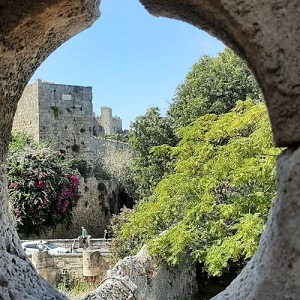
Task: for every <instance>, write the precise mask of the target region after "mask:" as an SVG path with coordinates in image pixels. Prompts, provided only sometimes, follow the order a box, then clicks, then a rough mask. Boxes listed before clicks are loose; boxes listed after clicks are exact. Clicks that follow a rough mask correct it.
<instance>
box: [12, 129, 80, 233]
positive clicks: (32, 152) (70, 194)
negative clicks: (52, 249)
mask: <svg viewBox="0 0 300 300" xmlns="http://www.w3.org/2000/svg"><path fill="white" fill-rule="evenodd" d="M59 154H60V152H57V151H54V150H53V149H52V148H51V147H48V146H46V145H45V144H43V145H37V144H35V143H32V142H31V139H30V138H29V137H27V136H26V135H25V134H17V135H16V136H14V137H13V138H12V142H11V144H10V151H9V154H8V158H7V175H8V192H9V199H10V202H11V207H12V211H13V214H14V216H15V220H16V226H17V230H18V232H19V233H24V234H26V235H29V234H32V233H36V234H39V233H40V232H41V231H43V230H45V229H46V228H48V227H55V226H56V225H57V224H60V223H63V224H65V225H66V226H69V225H70V224H71V221H72V208H73V206H74V205H75V204H76V195H77V190H78V185H79V181H78V178H77V176H76V175H75V174H74V170H72V169H70V168H69V167H68V162H67V161H65V160H62V159H61V157H60V155H59Z"/></svg>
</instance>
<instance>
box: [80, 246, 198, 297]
mask: <svg viewBox="0 0 300 300" xmlns="http://www.w3.org/2000/svg"><path fill="white" fill-rule="evenodd" d="M197 291H198V287H197V282H196V268H195V266H193V265H192V264H191V263H190V262H186V263H184V264H182V265H181V266H179V267H178V268H171V269H170V268H166V267H163V266H158V265H157V263H156V262H155V260H153V258H151V256H149V254H148V251H147V248H146V247H145V246H144V247H143V248H142V250H141V251H140V252H139V253H138V254H137V255H136V256H128V257H125V258H124V259H123V260H122V261H120V262H119V263H118V264H117V265H116V266H115V267H114V268H112V269H111V270H110V271H108V274H107V276H106V277H105V278H104V280H103V283H102V284H101V285H100V286H99V287H98V288H97V289H96V290H95V291H94V292H92V293H90V294H89V295H87V296H86V297H85V298H84V300H107V299H118V300H147V299H149V300H150V299H151V300H190V299H193V295H194V294H195V293H196V292H197Z"/></svg>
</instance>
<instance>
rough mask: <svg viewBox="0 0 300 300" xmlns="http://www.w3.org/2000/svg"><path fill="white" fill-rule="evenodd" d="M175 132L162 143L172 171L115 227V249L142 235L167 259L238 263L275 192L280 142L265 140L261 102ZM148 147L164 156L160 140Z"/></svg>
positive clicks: (212, 267)
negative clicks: (170, 142)
mask: <svg viewBox="0 0 300 300" xmlns="http://www.w3.org/2000/svg"><path fill="white" fill-rule="evenodd" d="M152 126H154V125H153V124H152ZM148 130H149V131H150V130H152V131H154V132H155V131H156V130H157V128H155V127H152V128H149V129H148ZM178 134H179V136H180V138H181V141H180V142H179V143H178V145H177V146H175V147H172V148H170V147H168V148H167V154H168V155H170V153H171V155H172V156H173V159H174V163H173V167H174V171H173V172H170V174H169V175H168V176H166V177H165V178H163V179H162V180H161V181H160V182H159V183H158V185H157V187H156V188H155V190H154V193H153V196H152V197H150V198H149V200H148V201H147V202H144V203H141V204H140V205H138V206H137V208H136V211H135V212H134V213H132V214H130V215H128V216H127V219H128V221H127V222H125V224H124V225H123V226H121V229H120V228H119V229H118V230H119V231H118V230H116V231H117V232H118V233H117V235H116V237H117V240H116V245H119V248H118V251H119V252H118V254H119V255H121V256H124V255H127V254H129V253H134V252H136V251H137V250H138V249H139V247H140V246H141V245H143V244H144V243H146V242H147V243H148V246H149V250H150V251H151V253H152V254H153V255H156V256H158V257H160V258H161V259H163V260H164V261H166V262H167V263H169V264H170V265H176V264H177V263H179V261H180V258H181V256H182V255H183V254H184V253H190V255H191V257H192V258H193V259H194V260H195V261H199V262H203V263H204V264H205V267H206V269H207V271H208V272H209V274H211V275H220V274H221V273H222V271H223V270H224V269H226V268H227V267H228V266H229V265H230V264H232V263H235V264H237V263H238V264H240V265H243V264H244V263H245V262H246V261H247V259H249V258H250V257H251V256H252V255H253V253H254V252H255V250H256V248H257V245H258V240H259V235H260V233H261V232H262V230H263V225H264V223H265V221H266V218H267V214H268V210H269V208H270V206H271V202H272V199H273V197H274V195H275V184H274V182H275V159H276V156H277V154H278V152H279V150H278V149H274V148H273V147H272V139H271V130H270V125H269V120H268V115H267V113H266V109H265V107H264V105H263V104H258V105H255V104H254V103H253V102H252V101H250V100H247V101H245V102H238V103H237V106H236V107H235V108H234V109H233V110H232V111H231V112H229V113H226V114H223V115H220V116H218V115H215V114H207V115H204V116H202V117H200V118H198V119H197V120H196V121H195V122H194V123H193V124H192V125H190V126H187V127H184V128H181V129H180V130H179V132H178ZM151 146H152V144H149V145H148V147H147V148H145V149H146V150H148V149H149V148H150V147H151ZM153 146H154V145H153ZM152 152H156V153H161V156H163V154H164V153H165V152H166V147H165V146H163V147H154V149H153V148H152ZM144 155H149V154H148V152H147V151H145V153H144ZM141 174H143V173H141ZM141 176H143V175H141Z"/></svg>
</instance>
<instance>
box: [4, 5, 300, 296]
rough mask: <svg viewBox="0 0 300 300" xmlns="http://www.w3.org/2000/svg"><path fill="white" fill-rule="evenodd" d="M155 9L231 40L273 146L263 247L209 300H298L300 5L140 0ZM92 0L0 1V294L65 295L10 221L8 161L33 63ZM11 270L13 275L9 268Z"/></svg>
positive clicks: (73, 28)
mask: <svg viewBox="0 0 300 300" xmlns="http://www.w3.org/2000/svg"><path fill="white" fill-rule="evenodd" d="M140 1H141V3H142V4H143V5H144V6H145V8H146V9H147V10H149V11H150V12H151V13H152V14H154V15H156V16H158V15H160V16H165V17H169V18H176V19H181V20H183V21H185V22H188V23H191V24H193V25H195V26H197V27H199V28H202V29H205V30H206V31H208V32H209V33H211V34H212V35H214V36H216V37H218V38H220V39H221V40H223V41H224V42H225V43H226V44H227V45H229V46H231V47H232V48H233V49H234V50H235V51H236V52H237V53H238V54H239V55H240V56H241V57H242V58H243V59H244V60H245V61H246V62H247V63H248V66H249V68H250V69H251V70H252V71H253V73H254V74H255V76H256V79H257V81H258V83H259V85H260V87H261V89H262V92H263V94H264V97H265V101H266V104H267V107H268V110H269V115H270V119H271V124H272V130H273V134H274V143H275V145H277V146H286V147H289V149H288V150H287V151H285V153H284V154H282V155H281V157H280V158H279V159H278V164H277V177H278V179H277V185H278V192H277V197H276V200H275V203H274V207H273V208H272V210H271V212H270V216H269V221H268V224H267V227H266V230H265V232H264V234H263V236H262V239H261V242H260V246H259V249H258V251H257V253H256V254H255V256H254V257H253V259H252V260H251V261H250V262H249V263H248V265H247V266H246V268H245V269H244V270H243V271H242V273H241V274H240V276H239V277H238V278H237V279H236V280H235V281H234V282H233V283H232V284H231V285H230V286H229V288H228V289H226V290H225V291H224V292H223V293H221V294H220V295H218V296H216V297H215V299H254V298H255V299H287V298H288V299H297V297H298V295H299V293H300V284H299V282H298V280H297V278H298V276H299V262H300V255H299V253H300V243H299V240H300V229H299V228H300V226H299V222H300V219H299V218H300V217H299V216H300V211H299V210H300V205H299V201H298V194H299V191H300V183H299V180H298V176H299V175H298V174H299V172H300V169H299V159H300V157H299V156H300V150H299V149H298V148H297V147H298V145H299V142H300V129H299V121H298V120H299V114H300V109H299V106H300V100H299V98H300V97H299V96H300V76H299V65H300V55H299V49H300V40H299V38H298V36H299V33H300V32H299V31H300V27H299V26H298V19H299V11H300V4H299V2H298V1H297V0H291V1H287V0H282V1H277V0H269V1H267V0H264V1H256V0H244V1H231V0H218V1H206V0H174V1H167V0H164V1H161V0H140ZM98 4H99V3H98V1H97V0H96V1H95V0H86V1H81V0H73V1H71V0H64V1H63V0H46V1H43V2H42V3H41V2H40V1H37V0H31V1H26V2H24V1H21V0H17V1H14V3H13V4H12V3H11V1H9V0H3V1H2V2H1V8H2V9H1V11H0V14H1V17H2V18H1V20H2V21H1V22H0V26H1V35H0V37H1V44H0V53H1V56H0V57H1V58H0V59H1V65H0V68H1V72H0V74H1V83H0V87H1V96H0V127H1V130H0V160H1V167H0V168H1V169H0V176H1V182H0V186H1V191H0V199H1V201H2V205H1V210H0V213H1V224H0V228H1V233H2V234H1V237H0V249H1V252H2V260H1V265H2V268H1V271H0V277H1V278H2V280H1V284H0V296H1V298H3V299H13V298H15V299H23V298H26V297H27V298H31V299H41V298H43V299H53V297H54V298H56V299H64V297H63V296H62V295H59V294H57V293H56V292H55V291H53V289H52V288H51V287H50V286H49V285H48V284H47V283H45V282H44V281H43V280H42V279H41V278H40V277H39V276H37V274H36V273H35V271H34V270H33V268H32V267H31V265H30V264H29V261H28V259H27V258H26V257H25V254H24V252H23V251H22V250H21V248H20V243H19V240H18V237H17V234H16V232H15V230H14V229H13V228H12V225H11V223H10V221H9V218H8V214H7V211H8V201H7V193H6V189H7V187H6V176H5V165H4V162H5V157H6V154H7V147H8V142H9V137H10V131H11V126H12V120H13V116H14V113H15V110H16V106H17V102H18V99H19V97H20V95H21V93H22V91H23V89H24V87H25V85H26V83H27V82H28V80H29V78H30V77H31V75H32V73H33V71H34V70H35V69H36V68H37V66H38V65H39V64H40V63H41V62H42V61H43V60H44V59H45V58H46V57H47V56H48V55H49V54H50V53H51V52H52V51H54V50H55V49H56V48H57V47H58V46H59V45H60V44H62V43H63V42H64V41H66V40H67V39H69V38H70V37H72V36H73V35H75V34H76V33H78V32H79V31H81V30H83V29H84V28H86V27H88V26H90V25H91V24H92V23H93V21H94V20H95V19H96V18H97V17H98V16H99V10H98ZM9 270H10V271H9Z"/></svg>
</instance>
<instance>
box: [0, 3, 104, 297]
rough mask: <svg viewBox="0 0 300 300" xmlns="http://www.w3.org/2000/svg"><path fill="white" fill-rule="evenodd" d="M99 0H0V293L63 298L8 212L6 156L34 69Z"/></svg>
mask: <svg viewBox="0 0 300 300" xmlns="http://www.w3.org/2000/svg"><path fill="white" fill-rule="evenodd" d="M98 4H99V1H98V0H64V1H63V0H45V1H38V0H28V1H23V0H14V1H11V0H1V1H0V201H1V207H0V218H1V223H0V233H1V234H0V254H1V260H0V299H2V300H6V299H18V300H19V299H43V300H47V299H65V297H64V296H62V295H60V294H59V293H58V292H56V291H55V290H54V289H53V288H52V287H51V286H50V285H49V284H48V283H46V282H45V281H44V280H43V279H42V278H41V277H40V276H38V275H37V273H36V272H35V270H34V268H33V267H32V265H31V264H30V262H29V260H28V259H27V258H26V256H25V254H24V251H23V250H22V249H21V245H20V241H19V238H18V236H17V234H16V232H15V230H14V228H13V226H12V225H11V222H10V220H9V217H8V196H7V181H6V176H5V158H6V154H7V147H8V143H9V138H10V132H11V127H12V121H13V116H14V113H15V110H16V106H17V102H18V100H19V98H20V96H21V94H22V91H23V89H24V87H25V85H26V84H27V82H28V80H29V79H30V77H31V75H32V74H33V72H34V71H35V69H36V68H37V67H38V66H39V65H40V64H41V62H42V61H43V60H44V59H45V58H46V57H47V56H48V55H49V54H50V53H51V52H53V51H54V50H55V49H56V48H57V47H58V46H60V45H61V44H62V43H63V42H65V41H66V40H68V39H69V38H70V37H72V36H74V35H75V34H76V33H78V32H80V31H82V30H83V29H85V28H87V27H88V26H90V25H91V24H92V23H93V21H94V20H96V19H97V18H98V17H99V9H98Z"/></svg>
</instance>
